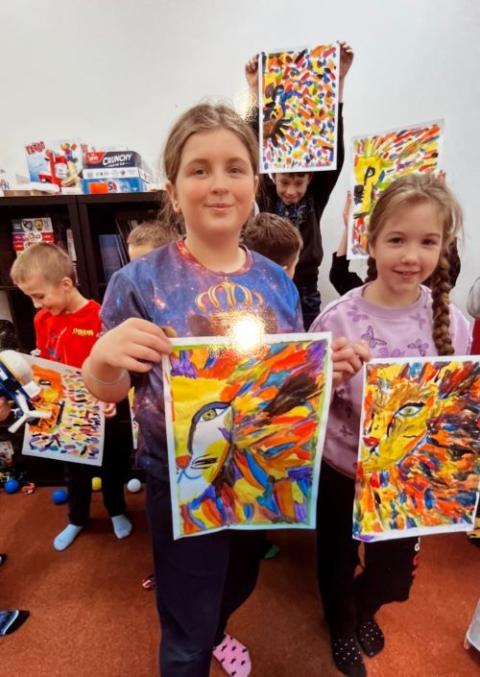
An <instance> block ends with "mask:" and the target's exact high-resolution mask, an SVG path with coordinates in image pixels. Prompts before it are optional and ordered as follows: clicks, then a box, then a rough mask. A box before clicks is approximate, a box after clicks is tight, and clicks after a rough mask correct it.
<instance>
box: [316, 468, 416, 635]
mask: <svg viewBox="0 0 480 677" xmlns="http://www.w3.org/2000/svg"><path fill="white" fill-rule="evenodd" d="M354 491H355V482H354V480H353V479H351V478H349V477H346V476H345V475H342V474H341V473H339V472H337V471H336V470H334V469H333V468H332V467H331V466H329V465H328V464H327V463H325V462H324V463H323V464H322V470H321V474H320V488H319V496H318V504H317V574H318V584H319V588H320V594H321V596H322V601H323V607H324V612H325V619H326V621H327V624H328V626H329V629H330V632H331V634H332V636H334V637H336V636H339V635H342V634H344V633H353V632H354V631H355V628H356V626H357V623H358V621H359V619H360V620H361V619H362V618H365V617H368V616H372V615H373V614H374V613H376V612H377V611H378V609H379V608H380V607H381V606H382V605H383V604H387V603H389V602H401V601H404V600H407V599H408V596H409V593H410V588H411V586H412V583H413V578H414V576H415V569H416V566H417V553H418V550H419V547H420V546H419V539H418V538H402V539H397V540H391V541H379V542H376V543H366V544H365V558H364V560H365V561H364V566H363V569H362V571H361V573H360V574H358V575H357V576H356V577H355V570H356V568H357V566H358V565H359V564H360V559H359V553H358V550H359V545H360V543H359V541H357V540H355V539H353V538H352V511H353V498H354Z"/></svg>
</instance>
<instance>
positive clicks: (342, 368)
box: [332, 336, 370, 387]
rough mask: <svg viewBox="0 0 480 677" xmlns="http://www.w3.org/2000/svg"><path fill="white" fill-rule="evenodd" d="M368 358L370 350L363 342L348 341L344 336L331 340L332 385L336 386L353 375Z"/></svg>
mask: <svg viewBox="0 0 480 677" xmlns="http://www.w3.org/2000/svg"><path fill="white" fill-rule="evenodd" d="M369 359H370V350H369V348H368V346H367V345H366V344H365V343H363V341H362V342H361V343H350V341H348V340H347V339H346V338H345V337H343V336H342V337H341V338H336V339H334V340H333V341H332V362H333V386H334V387H337V386H339V385H340V384H341V383H343V382H344V381H346V380H347V379H349V378H351V377H352V376H354V375H355V374H356V373H357V372H358V371H360V369H361V368H362V365H363V363H364V362H368V360H369Z"/></svg>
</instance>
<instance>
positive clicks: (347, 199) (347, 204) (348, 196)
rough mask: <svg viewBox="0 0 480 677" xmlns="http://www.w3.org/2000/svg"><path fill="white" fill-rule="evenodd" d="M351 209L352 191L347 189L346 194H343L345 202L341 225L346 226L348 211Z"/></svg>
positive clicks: (348, 217) (348, 216)
mask: <svg viewBox="0 0 480 677" xmlns="http://www.w3.org/2000/svg"><path fill="white" fill-rule="evenodd" d="M351 210H352V191H351V190H347V194H346V196H345V204H344V205H343V212H342V214H343V225H344V226H345V228H348V222H349V220H350V212H351Z"/></svg>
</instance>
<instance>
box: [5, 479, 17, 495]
mask: <svg viewBox="0 0 480 677" xmlns="http://www.w3.org/2000/svg"><path fill="white" fill-rule="evenodd" d="M3 488H4V489H5V491H6V492H7V494H15V493H16V492H17V491H18V490H19V489H20V482H19V481H18V480H15V479H11V480H7V481H6V482H5V483H4V485H3Z"/></svg>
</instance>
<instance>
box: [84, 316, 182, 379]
mask: <svg viewBox="0 0 480 677" xmlns="http://www.w3.org/2000/svg"><path fill="white" fill-rule="evenodd" d="M170 351H171V343H170V340H169V339H168V338H167V336H165V334H164V332H163V331H162V330H161V329H160V327H157V325H156V324H153V322H149V321H148V320H142V319H140V318H138V317H131V318H129V319H128V320H125V322H122V324H119V325H118V327H115V328H114V329H111V330H110V331H108V332H107V333H106V334H104V335H103V336H102V337H101V338H99V339H98V341H97V342H96V343H95V345H94V346H93V349H92V352H91V353H90V360H91V362H93V363H96V364H99V363H100V364H104V365H108V366H110V367H116V368H120V369H127V370H128V371H137V372H140V373H146V372H147V371H150V369H151V368H152V366H153V364H156V363H158V362H160V361H161V359H162V355H164V354H168V353H170Z"/></svg>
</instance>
